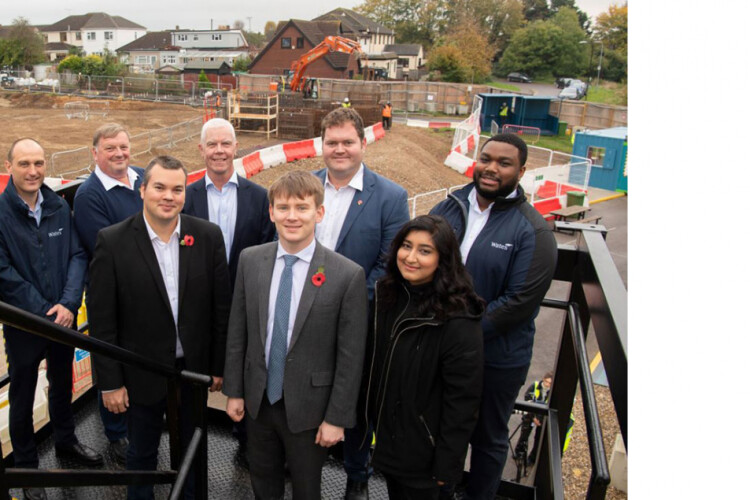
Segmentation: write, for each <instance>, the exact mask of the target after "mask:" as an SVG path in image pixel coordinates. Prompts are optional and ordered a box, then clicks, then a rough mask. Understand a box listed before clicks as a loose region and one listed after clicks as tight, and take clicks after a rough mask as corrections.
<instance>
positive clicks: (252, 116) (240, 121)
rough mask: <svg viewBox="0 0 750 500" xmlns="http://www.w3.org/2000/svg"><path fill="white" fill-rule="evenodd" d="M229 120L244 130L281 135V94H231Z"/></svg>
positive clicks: (238, 128)
mask: <svg viewBox="0 0 750 500" xmlns="http://www.w3.org/2000/svg"><path fill="white" fill-rule="evenodd" d="M228 108H229V121H230V122H232V124H233V125H234V128H235V129H237V130H239V131H243V132H252V133H260V134H266V139H269V138H270V137H271V134H273V135H274V137H278V136H279V96H278V94H276V93H275V92H249V93H246V94H240V93H239V92H237V91H235V92H232V93H230V94H229V102H228Z"/></svg>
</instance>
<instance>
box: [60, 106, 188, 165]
mask: <svg viewBox="0 0 750 500" xmlns="http://www.w3.org/2000/svg"><path fill="white" fill-rule="evenodd" d="M201 127H203V117H200V116H199V117H196V118H193V119H192V120H188V121H184V122H180V123H178V124H176V125H172V126H171V127H164V128H160V129H156V130H149V131H148V132H142V133H140V134H136V135H133V136H131V137H130V156H131V157H137V156H140V155H144V154H152V153H153V151H154V149H155V148H167V149H170V148H172V147H174V146H175V145H176V144H178V143H180V142H183V141H187V140H190V139H192V138H194V137H195V136H197V135H200V133H201ZM49 163H50V168H51V171H52V174H53V176H56V177H61V178H63V179H75V178H76V177H78V176H80V175H83V174H86V173H90V172H92V171H93V169H94V157H93V155H92V152H91V148H90V147H88V146H84V147H80V148H76V149H71V150H68V151H59V152H57V153H54V154H52V156H50V161H49Z"/></svg>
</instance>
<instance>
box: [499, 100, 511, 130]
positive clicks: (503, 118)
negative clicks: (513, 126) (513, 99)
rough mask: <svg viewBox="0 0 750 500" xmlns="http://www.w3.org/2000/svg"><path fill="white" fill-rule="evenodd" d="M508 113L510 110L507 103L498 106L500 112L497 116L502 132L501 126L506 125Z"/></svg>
mask: <svg viewBox="0 0 750 500" xmlns="http://www.w3.org/2000/svg"><path fill="white" fill-rule="evenodd" d="M509 112H510V109H509V108H508V103H507V102H503V104H502V105H501V106H500V112H499V113H498V116H499V117H500V129H501V131H502V128H503V126H505V124H506V123H508V113H509Z"/></svg>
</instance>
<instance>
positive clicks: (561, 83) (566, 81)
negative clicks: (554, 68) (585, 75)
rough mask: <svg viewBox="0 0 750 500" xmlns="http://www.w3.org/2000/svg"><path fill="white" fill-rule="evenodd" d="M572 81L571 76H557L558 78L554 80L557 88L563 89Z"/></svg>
mask: <svg viewBox="0 0 750 500" xmlns="http://www.w3.org/2000/svg"><path fill="white" fill-rule="evenodd" d="M572 81H573V79H572V78H563V77H561V78H558V79H556V80H555V86H556V87H557V88H558V89H564V88H565V87H567V86H568V85H570V82H572Z"/></svg>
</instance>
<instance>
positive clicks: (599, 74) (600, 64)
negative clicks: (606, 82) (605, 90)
mask: <svg viewBox="0 0 750 500" xmlns="http://www.w3.org/2000/svg"><path fill="white" fill-rule="evenodd" d="M578 43H587V44H588V43H598V44H599V45H600V48H599V67H598V68H597V70H596V86H597V87H598V86H599V79H600V78H601V76H602V57H603V56H604V42H602V41H599V40H591V41H589V40H581V41H580V42H578ZM593 58H594V47H593V45H592V47H591V56H590V57H589V77H590V76H591V61H592V59H593Z"/></svg>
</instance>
